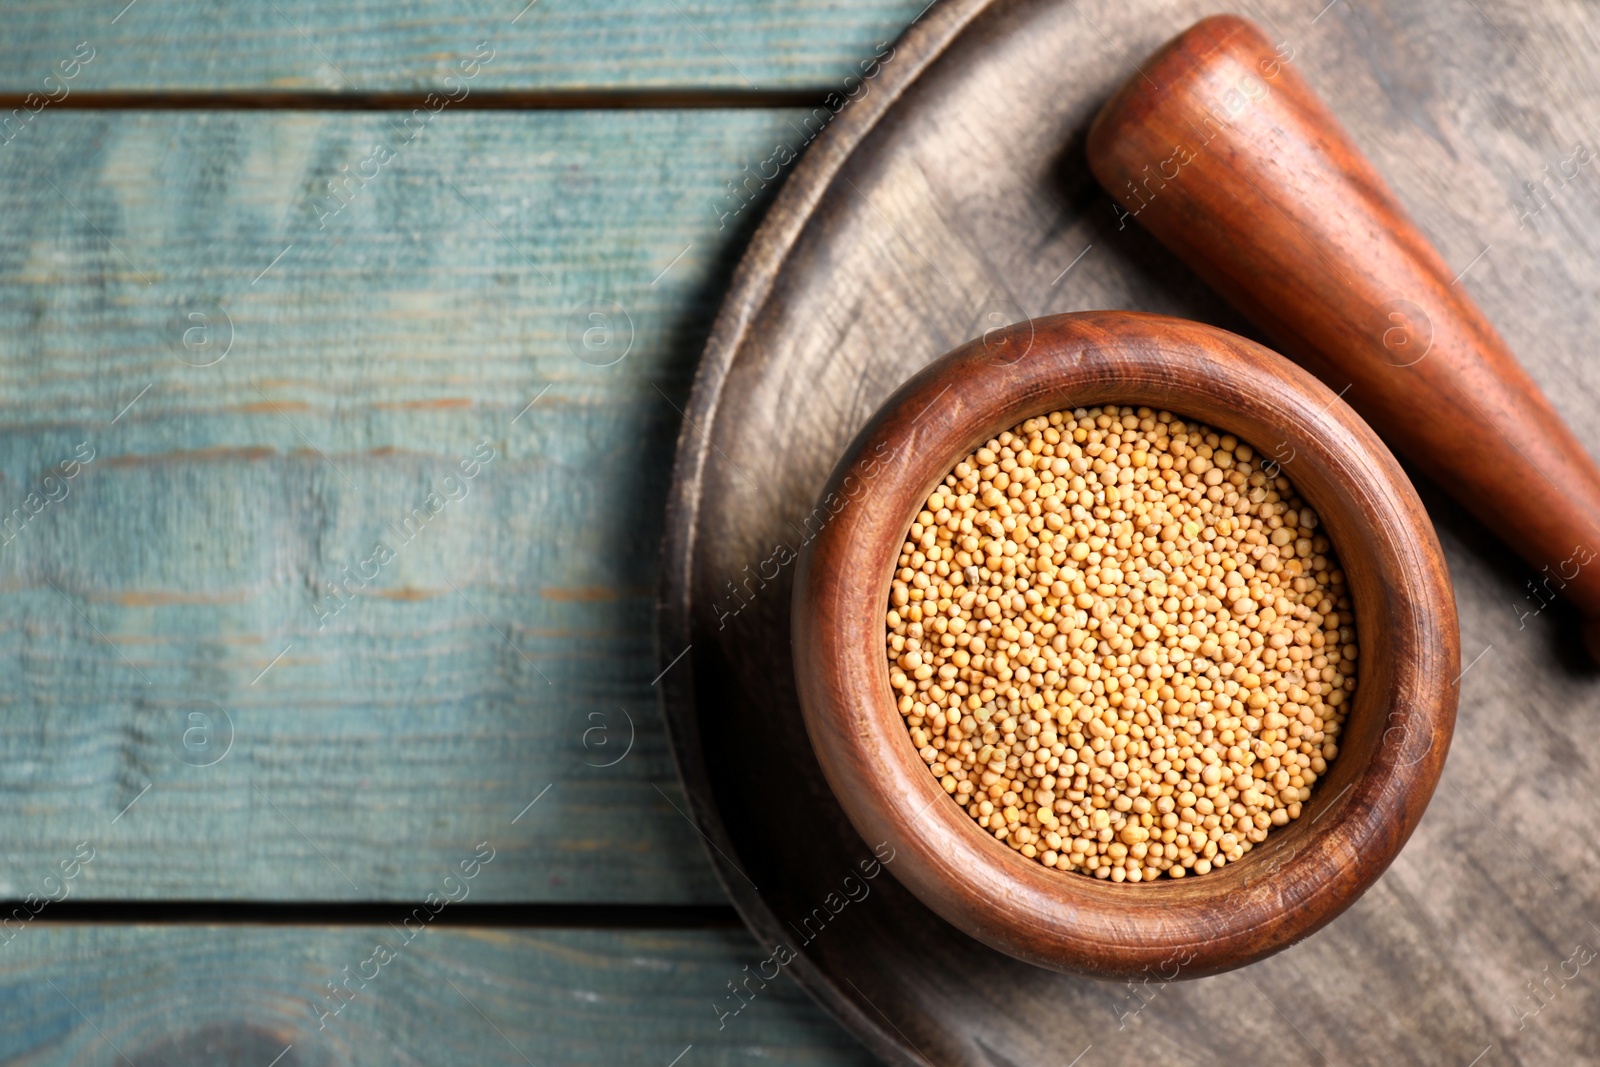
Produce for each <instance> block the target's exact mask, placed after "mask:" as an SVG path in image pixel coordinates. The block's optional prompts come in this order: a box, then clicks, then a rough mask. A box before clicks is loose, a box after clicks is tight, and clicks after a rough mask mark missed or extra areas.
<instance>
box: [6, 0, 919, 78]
mask: <svg viewBox="0 0 1600 1067" xmlns="http://www.w3.org/2000/svg"><path fill="white" fill-rule="evenodd" d="M124 3H127V0H122V3H117V4H106V3H91V2H89V0H71V2H67V3H52V2H50V0H36V2H35V0H26V2H23V3H18V4H12V5H8V6H7V9H6V33H5V36H4V39H3V40H0V92H13V93H15V92H49V93H50V94H52V95H59V93H60V91H61V90H60V88H58V87H57V85H56V83H54V82H53V83H51V84H50V85H48V86H46V85H44V84H43V79H44V78H45V77H46V76H47V75H50V74H51V73H52V72H53V71H55V68H56V64H57V63H58V62H61V61H64V60H69V59H71V58H72V55H73V50H74V48H75V46H76V45H77V44H78V43H79V42H81V41H85V40H87V41H88V42H90V44H91V45H92V47H93V48H94V50H95V53H94V59H93V60H91V61H90V62H89V63H88V64H87V65H86V66H84V67H83V68H82V71H81V73H79V74H78V75H77V76H76V77H75V78H73V79H71V80H70V81H68V82H67V83H66V89H67V91H68V93H69V95H70V93H72V92H108V91H218V90H235V91H248V90H260V89H277V90H286V89H312V90H322V91H326V92H333V93H340V94H343V93H353V92H375V91H385V90H388V91H394V90H414V89H419V88H421V89H432V88H440V87H444V86H445V85H446V83H445V79H446V78H447V77H450V76H452V75H454V76H455V77H457V78H459V77H460V73H461V71H460V69H459V68H458V65H457V64H458V61H459V60H460V59H462V58H466V57H470V56H471V55H472V52H473V49H474V47H475V46H476V45H477V44H478V43H479V42H487V43H488V45H489V46H490V47H491V48H493V50H494V60H493V62H492V63H490V64H488V65H487V66H485V67H484V68H483V71H482V73H481V74H479V75H478V76H477V77H476V78H474V79H472V80H471V82H470V86H471V88H472V89H473V90H497V89H498V90H508V89H515V90H529V89H533V90H572V89H596V88H602V89H614V88H631V89H637V88H663V87H671V88H680V89H681V88H689V87H695V88H719V89H733V90H741V91H749V90H753V89H783V88H806V89H820V90H822V91H829V90H833V89H838V88H840V85H841V83H842V82H843V80H844V79H845V78H846V77H848V76H850V75H858V76H859V75H860V74H861V70H860V67H859V64H860V63H861V61H863V60H870V59H872V58H873V56H874V53H875V51H876V49H877V46H878V45H879V44H880V43H882V42H887V41H892V40H893V39H894V38H895V37H896V36H897V35H898V34H899V32H900V30H901V29H902V28H903V27H904V26H905V25H906V23H908V22H910V21H911V20H912V19H914V18H916V17H917V15H918V13H919V12H920V11H921V10H922V9H923V7H924V6H925V5H926V3H927V0H872V2H870V3H861V2H852V0H808V2H807V3H803V4H795V3H783V2H780V0H753V2H752V0H673V2H672V3H665V2H654V0H598V2H596V0H535V2H533V3H529V0H517V2H511V0H499V2H490V0H458V2H453V3H449V4H438V3H426V2H423V0H406V2H403V3H398V4H396V3H383V2H382V0H343V2H340V3H335V4H319V3H315V2H313V0H275V2H274V3H267V4H245V5H239V4H229V3H225V2H222V0H162V2H161V3H153V2H151V0H135V2H134V3H133V4H131V5H129V6H128V8H127V10H125V11H122V13H121V14H120V16H119V14H118V12H119V10H121V9H122V7H123V4H124ZM519 13H520V14H519ZM113 20H115V21H113ZM513 20H514V21H513ZM57 73H58V75H59V72H57ZM451 84H453V83H451ZM819 95H820V93H819Z"/></svg>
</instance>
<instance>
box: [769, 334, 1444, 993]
mask: <svg viewBox="0 0 1600 1067" xmlns="http://www.w3.org/2000/svg"><path fill="white" fill-rule="evenodd" d="M1108 403H1110V404H1129V405H1133V406H1148V407H1152V408H1157V409H1166V410H1169V411H1172V412H1174V413H1176V414H1178V415H1181V416H1183V417H1186V418H1193V419H1197V420H1200V421H1203V422H1205V423H1207V424H1209V425H1210V426H1212V427H1213V428H1215V429H1216V430H1218V431H1219V432H1227V433H1232V434H1235V435H1236V436H1237V437H1238V438H1239V439H1240V440H1241V441H1244V442H1247V443H1249V444H1250V445H1252V446H1254V447H1256V448H1258V449H1259V450H1260V451H1261V452H1262V454H1263V456H1266V457H1272V456H1277V457H1280V462H1281V463H1282V464H1283V470H1284V473H1286V474H1287V475H1288V476H1289V477H1290V478H1291V479H1292V480H1293V481H1294V484H1295V487H1296V489H1297V491H1298V492H1299V493H1300V495H1301V496H1302V498H1303V499H1305V501H1306V502H1307V503H1308V504H1310V505H1311V507H1312V508H1313V509H1315V510H1316V512H1317V514H1318V515H1319V516H1320V517H1321V519H1322V526H1323V529H1324V530H1325V532H1326V534H1327V536H1328V538H1329V540H1330V541H1331V542H1332V544H1333V546H1334V550H1335V552H1336V553H1337V555H1338V557H1339V559H1340V562H1341V565H1342V566H1343V568H1344V570H1345V573H1346V575H1347V577H1348V581H1349V585H1350V593H1351V599H1352V602H1353V604H1354V609H1355V619H1356V628H1357V639H1358V641H1359V643H1360V649H1361V655H1360V659H1359V660H1358V664H1359V674H1358V677H1359V679H1360V684H1359V686H1358V687H1357V690H1356V694H1355V699H1354V702H1353V704H1352V705H1351V708H1350V712H1349V715H1348V717H1347V719H1346V724H1345V729H1344V734H1343V736H1342V738H1341V745H1340V752H1339V755H1338V757H1337V758H1336V759H1335V760H1334V761H1333V762H1332V763H1331V764H1329V767H1328V773H1327V774H1326V775H1325V776H1324V777H1323V778H1322V779H1321V780H1320V781H1319V782H1318V783H1317V785H1316V787H1315V789H1314V790H1313V792H1312V795H1311V799H1310V800H1309V801H1307V802H1306V803H1305V807H1304V809H1303V812H1302V814H1301V817H1300V818H1299V819H1298V820H1296V821H1294V822H1292V823H1290V824H1289V825H1287V826H1285V827H1282V828H1280V829H1275V830H1273V831H1272V833H1271V834H1269V835H1268V837H1267V840H1266V841H1265V842H1263V843H1262V844H1260V845H1258V846H1256V848H1255V849H1253V850H1252V851H1251V852H1249V853H1248V854H1246V856H1245V857H1244V858H1243V859H1241V860H1239V861H1237V862H1235V863H1230V864H1228V865H1227V866H1226V867H1223V868H1221V869H1219V870H1214V871H1212V872H1211V873H1208V874H1205V875H1200V876H1195V877H1190V878H1185V879H1182V880H1171V879H1160V880H1158V881H1156V882H1151V883H1138V884H1135V883H1113V882H1109V881H1101V880H1097V879H1095V878H1093V877H1090V876H1087V875H1084V874H1081V873H1076V872H1066V871H1058V870H1053V869H1051V868H1047V867H1045V866H1044V865H1043V864H1040V863H1038V862H1036V861H1034V860H1030V859H1026V858H1024V857H1023V856H1021V855H1020V854H1018V853H1016V852H1014V851H1013V850H1012V849H1011V848H1010V847H1008V846H1006V845H1004V844H1001V843H1000V842H998V841H996V840H995V839H994V838H993V837H992V836H990V835H989V833H988V832H987V831H985V830H982V829H980V828H979V827H978V825H977V824H976V823H975V822H974V821H973V820H972V818H971V817H970V816H969V815H968V814H967V813H966V812H965V811H964V810H962V809H961V808H960V807H958V806H957V805H956V804H955V802H954V801H952V800H951V799H950V798H949V797H947V796H946V795H945V792H944V789H943V788H942V787H941V786H940V784H939V783H938V781H937V780H936V779H935V778H934V777H933V775H932V774H930V773H929V771H928V768H927V766H926V765H924V764H923V762H922V760H921V758H920V757H919V756H918V755H917V752H916V750H915V747H914V746H913V744H912V742H911V739H910V737H909V736H908V733H907V729H906V724H905V721H904V719H903V718H902V717H901V715H900V713H899V711H898V710H897V707H896V698H895V696H894V694H893V693H892V691H891V689H890V685H889V671H888V663H887V660H886V658H885V654H884V634H885V629H884V617H885V614H886V612H887V610H888V603H889V587H890V582H891V580H892V575H893V571H894V568H895V564H896V562H897V561H898V558H899V554H900V549H901V545H902V544H903V543H904V541H905V538H906V534H907V531H908V529H909V528H910V525H911V522H912V518H913V516H914V515H915V514H916V513H917V512H918V511H919V510H920V509H921V508H922V506H923V503H924V502H925V501H926V499H927V496H928V494H929V493H930V492H931V491H932V490H933V487H934V486H935V485H936V484H938V483H939V482H940V481H941V480H942V479H943V478H944V476H945V475H946V474H947V473H949V471H950V469H951V468H952V467H953V466H954V465H955V464H956V463H957V462H958V461H960V460H961V459H962V458H964V457H965V456H966V455H968V454H969V453H970V452H971V451H972V450H973V449H975V448H976V447H978V446H979V445H980V444H982V443H983V442H985V441H987V440H989V439H990V438H991V437H993V436H994V435H996V434H998V433H999V432H1000V431H1002V430H1005V429H1008V428H1010V427H1012V426H1014V425H1016V424H1017V423H1019V422H1022V421H1023V420H1024V419H1026V418H1029V417H1032V416H1035V415H1040V414H1044V413H1046V412H1049V411H1052V410H1056V409H1063V408H1064V409H1069V410H1070V409H1072V408H1076V407H1089V406H1094V405H1098V404H1108ZM822 506H823V507H825V508H826V509H827V512H828V514H829V516H830V517H829V518H828V520H827V522H826V523H825V525H824V526H823V527H822V529H821V531H820V532H819V533H818V534H817V536H816V537H815V538H814V540H813V541H812V542H811V544H810V545H809V546H808V548H807V549H806V551H805V552H804V553H803V555H802V558H801V562H800V564H799V569H798V571H797V573H796V581H795V594H794V605H793V637H794V655H795V672H796V680H797V682H798V685H799V692H800V700H801V707H802V709H803V713H804V715H805V721H806V728H807V731H808V733H809V735H810V738H811V742H812V745H813V747H814V748H815V750H816V754H817V758H818V760H819V762H820V763H821V766H822V770H823V772H824V774H825V775H826V777H827V779H828V782H829V784H830V785H831V786H832V788H833V792H834V794H835V795H836V796H837V797H838V799H839V802H840V804H841V805H842V806H843V807H844V810H845V812H846V813H847V814H848V816H849V817H850V820H851V821H852V823H853V824H854V825H855V827H856V829H857V830H858V831H859V832H860V833H861V835H862V838H863V839H864V840H867V841H873V842H879V841H887V842H888V843H889V844H890V845H891V846H892V847H893V848H894V850H895V853H894V854H895V860H894V866H893V870H894V873H895V875H896V877H898V878H899V879H900V880H901V881H902V882H903V883H904V884H905V885H906V886H908V887H909V888H910V889H911V890H912V891H913V892H914V893H916V895H917V896H918V897H920V898H921V899H922V901H923V902H924V903H926V904H927V905H928V906H929V907H930V908H932V909H933V910H934V911H936V912H938V913H939V914H940V915H941V916H943V917H944V918H945V919H947V920H948V921H949V922H951V923H953V924H954V925H955V926H957V927H959V928H960V929H962V930H964V931H966V932H967V933H968V934H970V935H971V936H973V937H975V938H977V939H978V940H980V941H982V942H984V943H985V944H988V945H990V946H992V947H993V948H996V949H999V950H1000V951H1002V952H1006V953H1009V954H1011V955H1012V956H1015V957H1017V958H1019V959H1023V960H1026V961H1028V962H1031V963H1034V964H1038V965H1040V966H1043V967H1050V968H1054V969H1057V970H1063V971H1074V972H1080V973H1084V974H1089V975H1094V976H1099V977H1116V976H1123V975H1135V974H1141V973H1143V974H1147V975H1148V974H1152V973H1159V974H1161V975H1162V976H1163V977H1167V978H1172V977H1184V978H1188V977H1196V976H1200V975H1205V974H1211V973H1215V972H1217V971H1222V970H1226V969H1229V968H1232V967H1237V966H1241V965H1243V964H1245V963H1249V962H1252V961H1254V960H1258V959H1260V958H1262V957H1263V956H1266V955H1268V954H1269V953H1272V952H1274V951H1277V950H1278V949H1281V948H1284V947H1285V946H1287V945H1289V944H1290V943H1291V942H1293V941H1296V940H1298V939H1300V938H1303V937H1305V936H1306V935H1308V934H1310V933H1311V932H1312V931H1314V930H1316V929H1318V928H1319V927H1321V926H1322V925H1323V924H1325V923H1327V922H1328V921H1329V920H1331V919H1332V918H1333V917H1334V916H1336V915H1338V914H1339V913H1340V912H1341V911H1343V910H1344V909H1345V908H1346V907H1348V906H1349V905H1350V904H1351V903H1352V902H1353V901H1354V900H1355V899H1356V898H1357V897H1358V896H1360V894H1361V893H1362V892H1363V891H1365V890H1366V889H1367V888H1368V887H1369V886H1371V885H1372V883H1373V882H1374V881H1376V880H1377V878H1378V876H1379V875H1380V874H1381V873H1382V872H1383V871H1384V869H1385V868H1386V867H1388V865H1389V863H1390V861H1392V860H1393V859H1394V857H1395V855H1396V854H1397V853H1398V852H1399V850H1400V848H1401V846H1402V845H1403V844H1404V843H1405V841H1406V839H1407V837H1409V836H1410V834H1411V831H1412V830H1413V829H1414V828H1415V827H1416V825H1417V822H1418V820H1420V819H1421V817H1422V813H1423V810H1424V809H1425V808H1426V806H1427V803H1428V800H1429V797H1430V796H1431V795H1432V793H1433V789H1434V786H1435V784H1436V783H1437V782H1438V778H1439V774H1440V771H1441V769H1442V768H1443V765H1444V758H1445V752H1446V750H1447V749H1448V747H1449V741H1450V735H1451V731H1452V729H1453V727H1454V723H1455V711H1456V678H1457V674H1458V671H1459V642H1458V637H1457V633H1456V615H1455V602H1454V599H1453V596H1452V594H1451V591H1450V585H1449V579H1448V575H1447V573H1446V570H1445V565H1444V561H1443V558H1442V556H1441V553H1440V549H1439V544H1438V541H1437V539H1436V538H1435V536H1434V533H1433V526H1432V524H1431V523H1430V522H1429V520H1428V516H1427V513H1426V512H1425V511H1424V510H1423V507H1422V504H1421V502H1420V501H1419V500H1418V499H1417V495H1416V492H1415V491H1414V490H1413V489H1412V487H1411V484H1410V482H1409V481H1408V480H1407V479H1406V476H1405V474H1404V473H1403V472H1402V471H1401V469H1400V466H1399V464H1398V463H1397V462H1396V461H1395V459H1394V457H1393V456H1392V455H1391V454H1390V452H1389V450H1388V449H1387V448H1386V447H1385V446H1384V444H1383V443H1382V442H1381V441H1380V440H1379V439H1378V437H1377V435H1376V434H1375V433H1373V431H1372V430H1371V429H1370V428H1369V427H1368V426H1367V425H1366V423H1364V422H1363V421H1362V420H1361V419H1360V417H1359V416H1357V415H1356V414H1355V413H1354V412H1353V411H1352V410H1351V409H1350V408H1349V407H1347V406H1346V405H1345V404H1344V403H1343V401H1341V400H1339V399H1338V397H1337V396H1336V395H1335V394H1334V393H1333V392H1332V391H1330V390H1329V389H1327V388H1326V387H1325V386H1323V385H1322V384H1321V383H1320V382H1318V381H1317V380H1316V379H1315V378H1313V377H1312V376H1311V375H1310V374H1308V373H1306V372H1305V371H1303V370H1301V369H1300V368H1299V367H1296V366H1295V365H1294V364H1292V363H1290V362H1289V361H1288V360H1286V359H1284V358H1282V357H1281V356H1279V355H1277V354H1276V353H1274V352H1271V351H1269V350H1268V349H1266V348H1263V347H1262V346H1260V345H1258V344H1255V343H1254V342H1252V341H1248V340H1246V339H1244V338H1242V337H1238V336H1235V335H1233V334H1230V333H1226V332H1224V331H1222V330H1218V329H1214V328H1212V327H1209V326H1204V325H1201V324H1199V323H1194V322H1185V321H1182V320H1178V319H1171V318H1166V317H1163V316H1156V315H1145V314H1138V313H1133V312H1114V311H1100V312H1085V313H1080V314H1073V315H1058V316H1053V317H1049V318H1042V319H1035V320H1032V321H1031V322H1024V323H1020V324H1017V325H1014V326H1010V327H1006V328H1005V329H1003V330H998V331H991V332H990V333H989V334H987V335H985V337H983V338H980V339H978V340H976V341H973V342H971V343H969V344H967V345H965V346H963V347H962V348H959V349H957V350H956V351H954V352H951V353H950V354H948V355H946V356H944V357H942V358H940V359H938V360H936V361H935V362H934V363H932V364H931V365H929V366H928V367H926V368H925V369H924V370H922V371H921V372H920V373H918V374H917V375H916V376H915V377H913V378H912V379H911V380H910V381H908V382H906V383H905V384H904V385H903V386H901V388H900V389H899V390H898V391H897V392H896V393H895V394H894V395H893V396H892V397H891V398H890V399H889V400H888V401H887V402H886V403H885V405H884V406H883V407H882V408H881V409H880V410H879V411H878V413H877V414H876V415H875V416H874V417H873V418H872V420H871V421H870V422H869V423H868V424H867V426H866V427H865V428H864V429H863V430H862V431H861V433H860V434H859V435H858V436H857V437H856V439H855V440H854V442H852V444H851V445H850V447H849V449H848V450H847V451H846V453H845V455H844V457H843V459H841V460H840V462H839V465H838V466H837V467H836V468H835V470H834V473H833V476H832V478H831V479H830V481H829V484H828V487H827V489H826V490H825V491H824V494H823V497H822Z"/></svg>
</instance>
